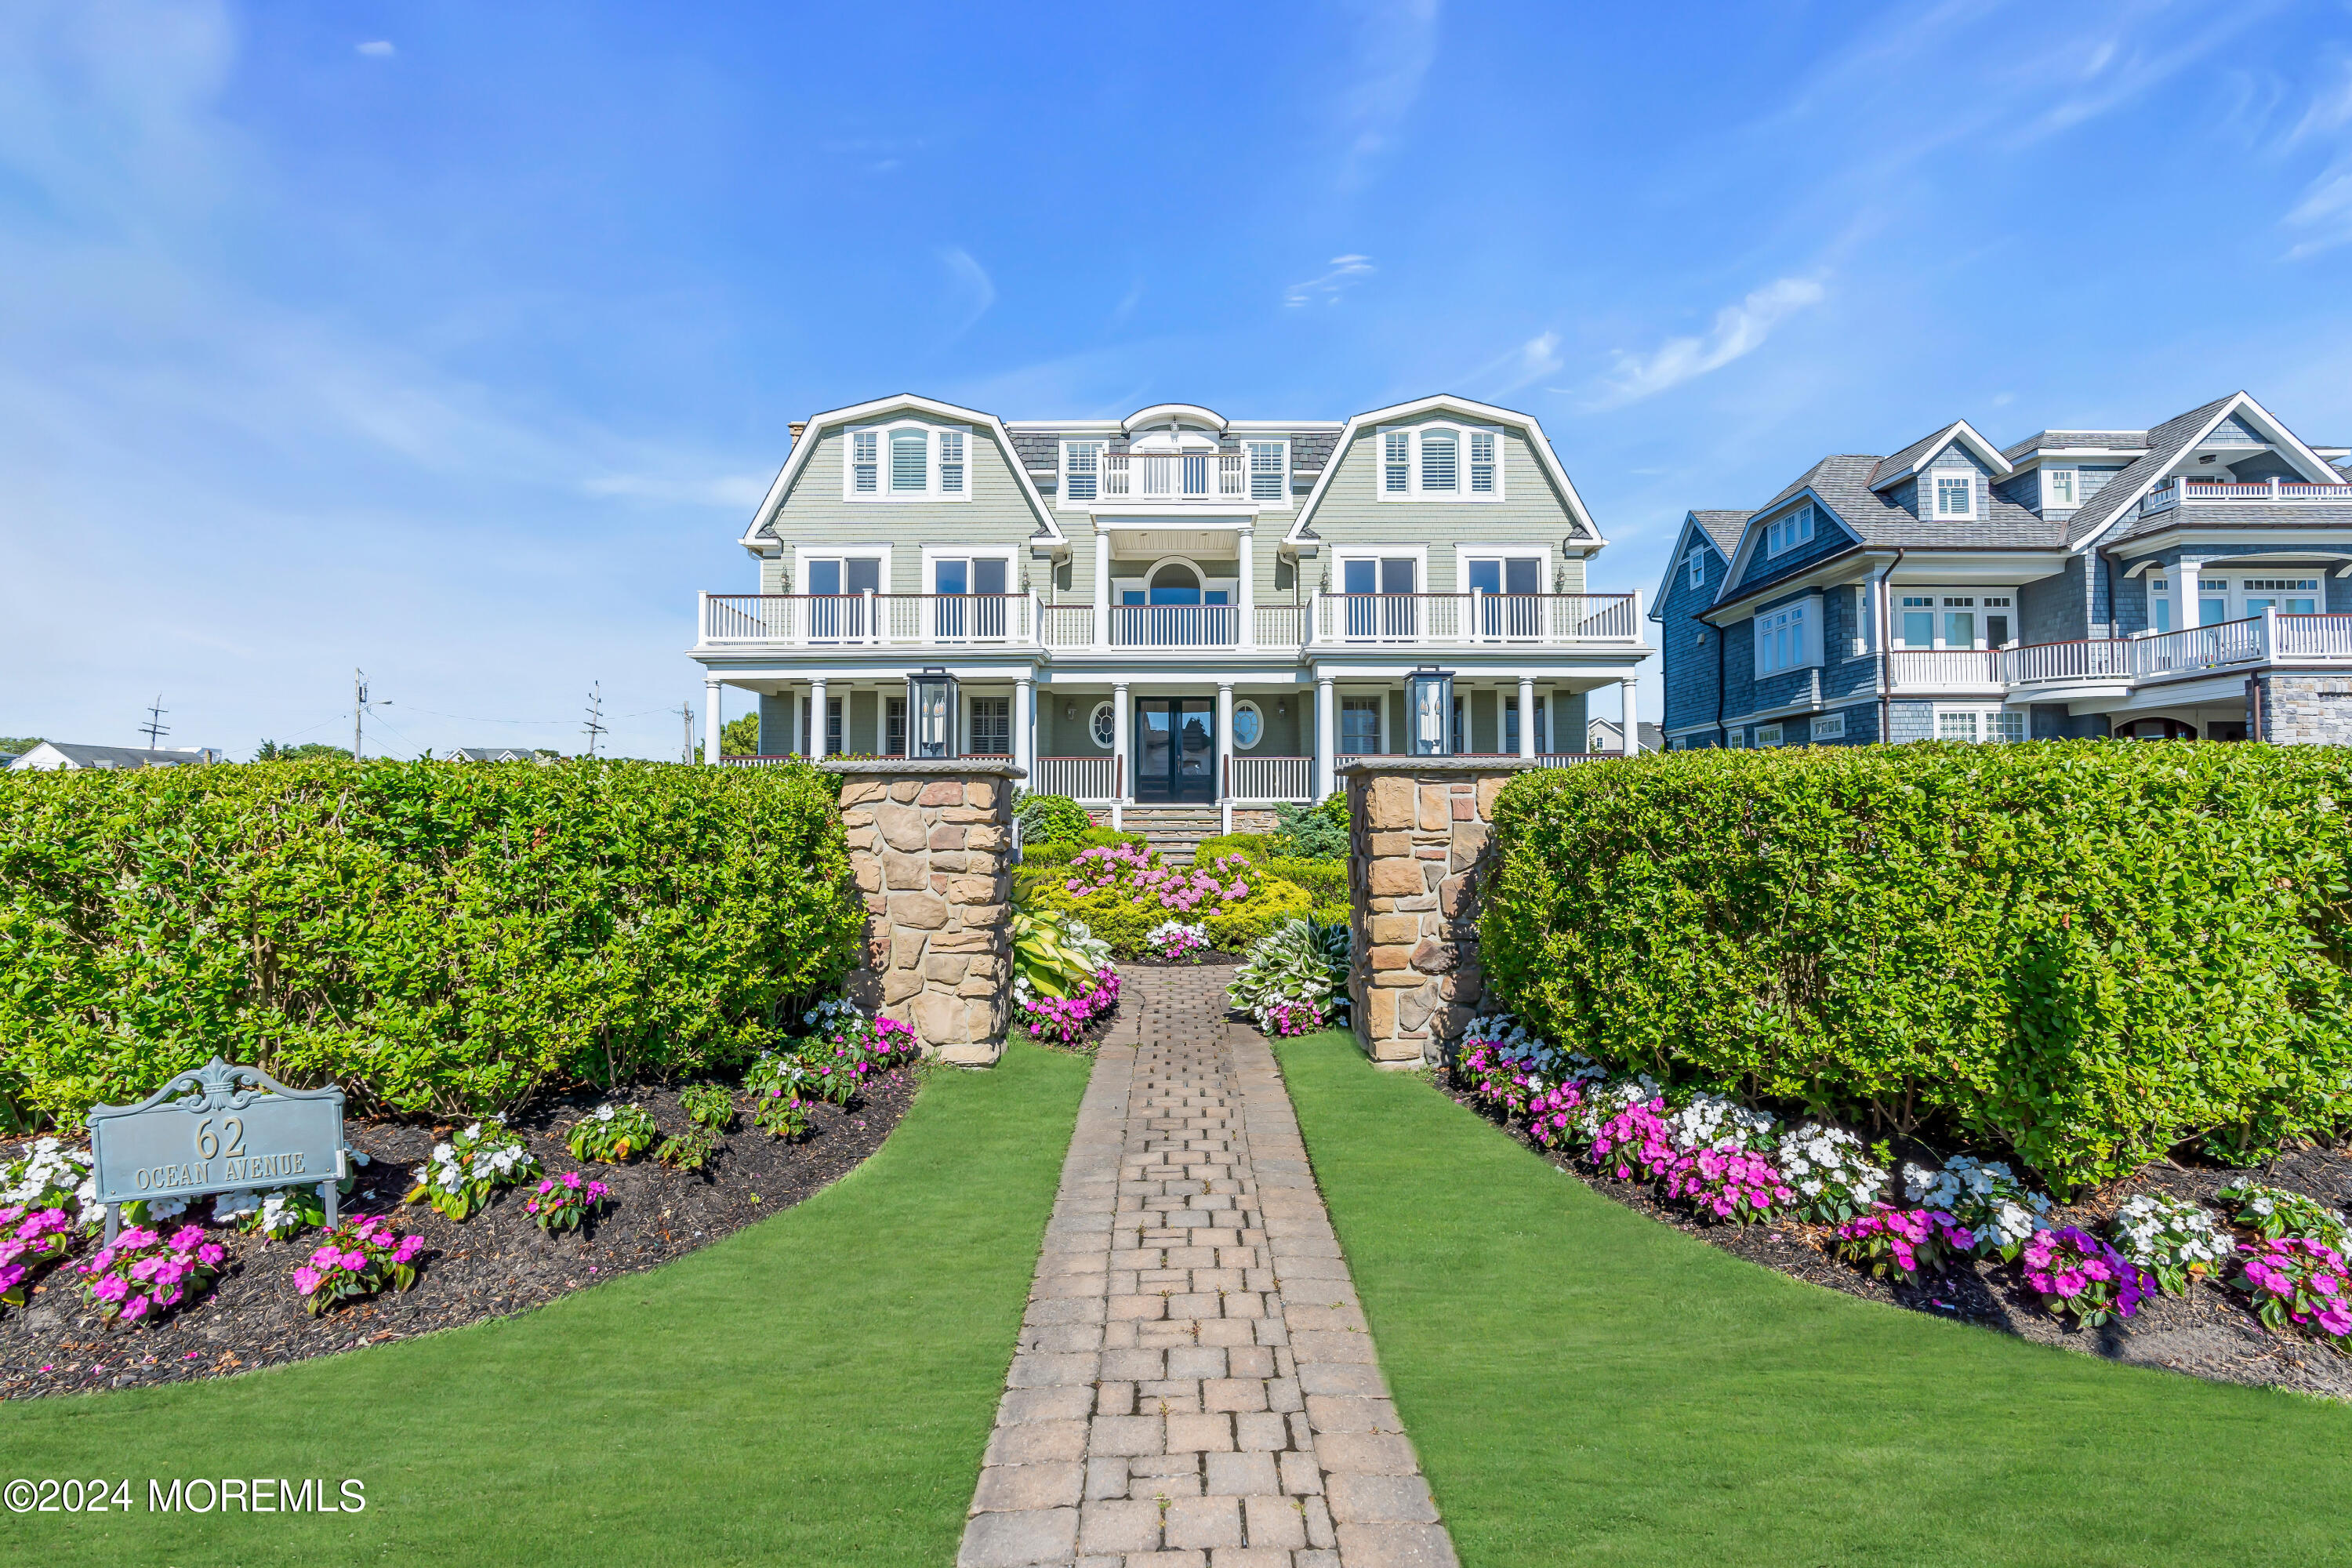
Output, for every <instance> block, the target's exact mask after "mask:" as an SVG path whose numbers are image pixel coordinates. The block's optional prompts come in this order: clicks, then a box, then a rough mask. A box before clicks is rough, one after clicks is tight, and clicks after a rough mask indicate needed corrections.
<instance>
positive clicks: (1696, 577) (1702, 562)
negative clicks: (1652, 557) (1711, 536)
mask: <svg viewBox="0 0 2352 1568" xmlns="http://www.w3.org/2000/svg"><path fill="white" fill-rule="evenodd" d="M1545 553H1547V554H1549V553H1550V552H1549V551H1547V552H1545ZM1683 582H1684V584H1685V586H1688V587H1692V588H1704V587H1706V549H1705V547H1704V546H1701V545H1696V544H1694V545H1692V546H1691V547H1690V549H1689V550H1688V551H1687V552H1685V554H1684V556H1683Z"/></svg>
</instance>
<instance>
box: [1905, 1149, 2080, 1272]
mask: <svg viewBox="0 0 2352 1568" xmlns="http://www.w3.org/2000/svg"><path fill="white" fill-rule="evenodd" d="M1903 1190H1904V1192H1905V1193H1906V1194H1907V1195H1908V1196H1909V1197H1910V1199H1911V1201H1912V1202H1913V1203H1915V1204H1917V1205H1919V1206H1920V1207H1922V1208H1930V1209H1942V1210H1943V1211H1945V1212H1946V1213H1948V1214H1949V1215H1952V1216H1953V1217H1954V1218H1956V1219H1958V1221H1959V1222H1960V1223H1961V1224H1962V1225H1965V1226H1968V1227H1969V1229H1970V1230H1972V1231H1974V1232H1976V1237H1977V1247H1978V1249H1979V1251H1982V1252H1985V1253H1988V1254H1991V1253H1998V1254H2000V1257H2001V1258H2002V1260H2003V1261H2005V1262H2011V1263H2013V1262H2015V1261H2016V1260H2017V1253H2018V1249H2019V1248H2020V1247H2023V1246H2024V1245H2025V1244H2026V1242H2027V1240H2028V1239H2030V1238H2031V1237H2032V1236H2033V1234H2034V1233H2035V1232H2036V1231H2040V1230H2045V1229H2047V1228H2048V1227H2049V1222H2048V1221H2047V1220H2045V1219H2043V1218H2042V1215H2046V1214H2048V1213H2049V1212H2050V1200H2049V1199H2048V1198H2046V1197H2043V1196H2042V1194H2040V1193H2036V1192H2029V1191H2027V1190H2026V1188H2025V1186H2024V1184H2022V1183H2021V1182H2019V1181H2018V1179H2017V1173H2015V1172H2014V1171H2011V1169H2010V1168H2009V1167H2008V1166H2007V1165H2005V1164H2003V1163H2000V1161H1999V1160H1977V1159H1974V1158H1971V1157H1970V1156H1969V1155H1967V1154H1955V1155H1953V1156H1952V1157H1951V1158H1950V1159H1948V1160H1947V1161H1945V1162H1944V1168H1943V1169H1942V1170H1940V1171H1930V1170H1927V1168H1925V1167H1924V1166H1920V1165H1906V1166H1904V1167H1903Z"/></svg>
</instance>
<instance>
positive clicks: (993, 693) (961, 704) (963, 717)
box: [956, 682, 1019, 756]
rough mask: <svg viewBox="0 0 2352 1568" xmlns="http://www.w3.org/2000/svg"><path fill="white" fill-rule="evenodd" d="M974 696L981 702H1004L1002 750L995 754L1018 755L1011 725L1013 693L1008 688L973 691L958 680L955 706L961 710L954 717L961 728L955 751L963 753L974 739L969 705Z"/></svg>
mask: <svg viewBox="0 0 2352 1568" xmlns="http://www.w3.org/2000/svg"><path fill="white" fill-rule="evenodd" d="M975 698H976V699H978V700H981V701H982V702H1002V703H1003V704H1004V750H1003V752H999V753H996V754H997V755H1004V756H1010V755H1018V754H1019V753H1018V751H1017V747H1018V744H1019V742H1017V741H1016V740H1015V739H1014V738H1013V723H1014V722H1015V721H1014V719H1013V706H1014V704H1013V693H1012V692H1011V691H1010V690H1003V691H999V690H993V689H991V690H984V691H973V690H971V689H968V688H966V687H965V686H964V685H963V684H962V683H961V682H958V683H957V686H956V707H957V708H958V709H960V710H961V712H959V713H958V714H957V715H956V717H957V719H958V720H959V721H961V724H962V725H963V728H962V730H961V731H960V732H959V733H960V738H959V739H958V741H957V742H956V751H957V752H958V753H959V754H961V753H963V752H964V751H965V749H966V748H967V747H969V746H970V745H971V743H972V742H973V740H974V739H975V737H974V736H973V734H972V724H971V705H972V701H973V700H974V699H975Z"/></svg>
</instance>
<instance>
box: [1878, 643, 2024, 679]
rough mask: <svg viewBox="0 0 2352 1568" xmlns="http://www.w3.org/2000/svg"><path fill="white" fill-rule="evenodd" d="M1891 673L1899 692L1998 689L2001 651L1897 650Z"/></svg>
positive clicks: (1951, 649) (1996, 649)
mask: <svg viewBox="0 0 2352 1568" xmlns="http://www.w3.org/2000/svg"><path fill="white" fill-rule="evenodd" d="M1891 673H1892V674H1893V676H1894V678H1895V687H1896V688H1897V689H1902V688H1905V687H1916V686H1932V687H1950V686H1999V685H2000V649H1999V648H1963V647H1955V648H1940V647H1935V648H1929V647H1898V648H1896V649H1895V667H1894V668H1893V670H1892V671H1891Z"/></svg>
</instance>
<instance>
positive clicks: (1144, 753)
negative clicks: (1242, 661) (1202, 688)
mask: <svg viewBox="0 0 2352 1568" xmlns="http://www.w3.org/2000/svg"><path fill="white" fill-rule="evenodd" d="M1216 725H1217V719H1216V710H1215V708H1214V706H1213V705H1212V703H1211V702H1210V700H1209V699H1208V698H1205V697H1144V698H1139V699H1138V700H1136V704H1135V798H1136V799H1138V800H1214V799H1216V798H1217V729H1216Z"/></svg>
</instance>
